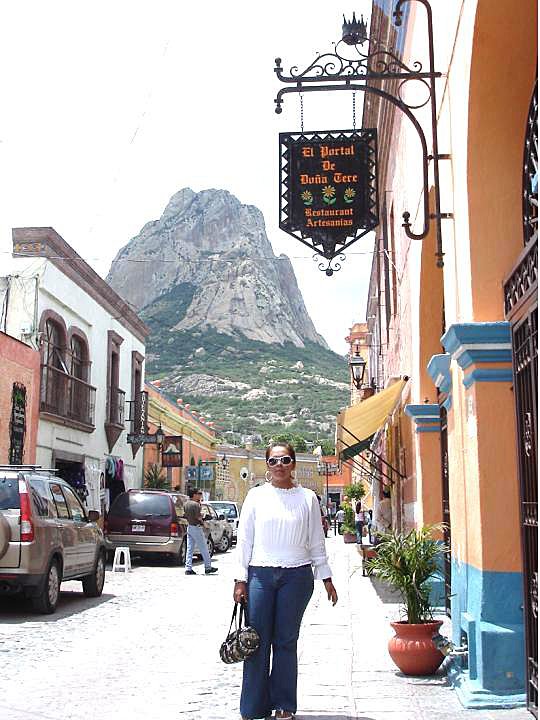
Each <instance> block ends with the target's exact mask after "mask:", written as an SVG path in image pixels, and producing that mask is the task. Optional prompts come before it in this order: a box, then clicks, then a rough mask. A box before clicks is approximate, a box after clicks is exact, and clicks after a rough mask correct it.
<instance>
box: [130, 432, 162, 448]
mask: <svg viewBox="0 0 540 720" xmlns="http://www.w3.org/2000/svg"><path fill="white" fill-rule="evenodd" d="M127 442H128V443H129V444H130V445H156V443H157V437H156V436H155V435H154V434H153V433H129V435H128V436H127Z"/></svg>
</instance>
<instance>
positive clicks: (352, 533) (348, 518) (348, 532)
mask: <svg viewBox="0 0 540 720" xmlns="http://www.w3.org/2000/svg"><path fill="white" fill-rule="evenodd" d="M341 507H342V508H343V512H344V513H345V520H344V521H343V525H342V527H341V531H342V534H343V542H345V543H355V542H356V528H355V527H354V510H353V509H352V505H351V504H350V502H345V501H344V502H342V503H341Z"/></svg>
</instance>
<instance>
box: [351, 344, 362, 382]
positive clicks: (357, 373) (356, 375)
mask: <svg viewBox="0 0 540 720" xmlns="http://www.w3.org/2000/svg"><path fill="white" fill-rule="evenodd" d="M349 367H350V368H351V373H352V380H353V384H354V386H355V388H356V389H357V390H360V389H361V387H362V385H363V384H364V375H365V373H366V361H365V359H364V358H363V357H362V355H361V354H360V346H359V345H358V344H356V345H355V346H354V355H351V357H350V358H349Z"/></svg>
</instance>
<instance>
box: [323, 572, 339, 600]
mask: <svg viewBox="0 0 540 720" xmlns="http://www.w3.org/2000/svg"><path fill="white" fill-rule="evenodd" d="M323 583H324V588H325V590H326V594H327V595H328V599H329V600H330V602H331V603H332V605H335V604H336V603H337V601H338V596H337V591H336V588H335V587H334V583H333V582H332V578H328V579H327V580H323Z"/></svg>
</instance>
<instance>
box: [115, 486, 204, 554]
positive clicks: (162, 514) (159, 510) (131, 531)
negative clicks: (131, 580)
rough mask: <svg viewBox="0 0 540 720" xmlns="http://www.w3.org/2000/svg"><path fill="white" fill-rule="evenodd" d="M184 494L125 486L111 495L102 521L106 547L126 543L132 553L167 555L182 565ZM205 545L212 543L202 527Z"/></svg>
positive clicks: (184, 543) (184, 542)
mask: <svg viewBox="0 0 540 720" xmlns="http://www.w3.org/2000/svg"><path fill="white" fill-rule="evenodd" d="M185 500H187V496H185V495H184V496H183V495H182V494H181V493H169V492H166V491H165V490H128V491H127V492H124V493H122V494H121V495H118V497H117V498H115V500H114V502H113V504H112V505H111V508H110V510H109V514H108V515H107V519H106V521H105V543H106V546H107V549H108V550H109V551H111V552H112V551H113V550H114V549H115V548H117V547H128V548H129V549H130V552H131V554H133V555H148V554H158V555H162V556H168V557H170V558H171V559H172V561H173V562H174V563H175V564H176V565H184V564H185V562H186V553H187V520H186V519H185V518H184V502H185ZM205 535H206V537H207V543H208V549H209V551H210V554H211V555H212V554H213V552H214V543H213V541H212V538H211V536H210V532H209V529H208V528H206V529H205Z"/></svg>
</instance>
